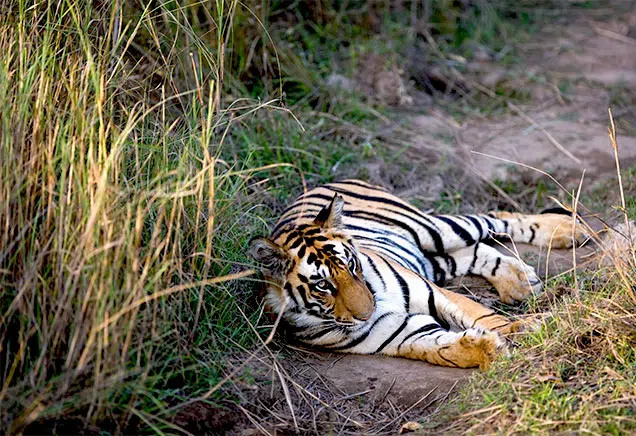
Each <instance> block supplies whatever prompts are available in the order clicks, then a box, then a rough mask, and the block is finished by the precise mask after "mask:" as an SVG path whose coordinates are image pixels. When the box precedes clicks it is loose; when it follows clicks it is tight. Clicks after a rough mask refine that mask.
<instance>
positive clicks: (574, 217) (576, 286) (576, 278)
mask: <svg viewBox="0 0 636 436" xmlns="http://www.w3.org/2000/svg"><path fill="white" fill-rule="evenodd" d="M584 178H585V170H583V173H582V174H581V180H580V181H579V189H578V190H577V191H576V198H575V199H574V205H573V207H572V266H573V267H574V271H575V273H574V292H575V294H576V298H577V300H579V301H580V298H581V296H580V294H579V275H578V274H577V273H576V238H575V234H576V225H577V208H578V205H579V197H580V196H581V187H582V186H583V179H584Z"/></svg>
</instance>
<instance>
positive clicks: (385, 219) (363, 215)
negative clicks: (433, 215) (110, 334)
mask: <svg viewBox="0 0 636 436" xmlns="http://www.w3.org/2000/svg"><path fill="white" fill-rule="evenodd" d="M345 215H348V216H352V217H354V218H361V219H367V220H369V218H367V216H368V217H371V218H373V219H372V220H369V221H375V222H380V223H383V224H387V225H390V226H395V227H400V228H401V229H404V230H406V232H408V233H409V234H410V235H411V236H412V237H413V240H414V241H415V243H416V244H417V246H418V247H422V241H420V238H419V236H418V235H417V233H416V232H415V231H414V230H413V228H411V227H409V226H407V225H406V224H404V223H403V222H402V221H397V220H394V219H393V218H389V217H387V216H384V215H380V214H377V213H374V212H362V211H359V212H355V211H349V212H346V211H345ZM437 237H439V235H437ZM440 241H441V240H440ZM442 251H443V250H442Z"/></svg>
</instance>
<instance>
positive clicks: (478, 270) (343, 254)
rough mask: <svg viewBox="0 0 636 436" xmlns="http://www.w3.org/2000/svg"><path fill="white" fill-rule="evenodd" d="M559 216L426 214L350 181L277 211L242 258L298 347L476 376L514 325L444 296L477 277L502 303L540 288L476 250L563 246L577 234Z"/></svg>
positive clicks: (508, 262)
mask: <svg viewBox="0 0 636 436" xmlns="http://www.w3.org/2000/svg"><path fill="white" fill-rule="evenodd" d="M580 227H581V226H580V225H576V224H575V223H573V220H572V218H571V217H569V216H566V215H564V214H561V213H547V214H539V215H523V214H519V213H510V212H491V213H489V214H487V215H463V216H462V215H430V214H425V213H423V212H421V211H420V210H418V209H417V208H415V207H413V206H412V205H410V204H409V203H407V202H406V201H403V200H401V199H400V198H398V197H396V196H394V195H392V194H391V193H389V192H388V191H386V190H385V189H383V188H380V187H377V186H373V185H370V184H368V183H365V182H362V181H359V180H344V181H341V182H337V183H331V184H327V185H324V186H320V187H317V188H315V189H312V190H310V191H308V192H306V193H305V194H304V195H301V196H300V197H298V198H297V199H296V201H295V202H294V203H293V204H292V205H291V206H290V207H289V208H287V209H286V210H285V211H284V212H283V214H282V216H281V217H280V219H279V220H278V222H277V224H276V225H275V227H274V229H273V231H272V234H271V237H270V238H265V237H257V238H254V239H252V241H251V242H250V248H249V252H250V254H251V255H252V256H253V257H254V258H255V259H256V260H257V261H258V262H259V263H260V265H261V267H260V268H261V271H262V273H263V276H264V279H265V282H266V283H267V285H266V289H267V292H266V297H265V299H266V303H267V305H268V306H269V307H270V309H271V310H272V311H274V313H277V312H279V311H281V310H282V311H283V312H282V316H283V319H284V321H285V323H286V325H287V327H288V328H289V329H290V330H291V331H292V333H293V336H294V338H295V339H296V340H298V341H299V342H300V343H301V344H304V345H305V346H309V347H315V348H319V349H326V350H331V351H338V352H345V353H356V354H384V355H388V356H398V357H405V358H410V359H420V360H424V361H427V362H430V363H432V364H437V365H443V366H451V367H461V368H469V367H480V368H482V369H485V368H487V367H488V365H489V363H490V362H491V361H492V360H493V359H494V358H495V357H496V356H497V355H498V354H500V353H503V352H507V342H506V340H505V336H506V335H508V334H509V333H511V332H513V331H515V330H516V329H517V327H518V323H516V322H512V321H511V320H509V319H508V318H506V317H504V316H502V315H499V314H497V313H495V312H494V311H493V310H491V309H489V308H487V307H484V306H482V305H481V304H479V303H476V302H474V301H473V300H471V299H469V298H467V297H464V296H462V295H459V294H456V293H453V292H451V291H449V290H446V289H444V288H442V287H441V286H443V284H444V282H445V281H446V280H448V279H452V278H455V277H458V276H461V275H465V274H474V275H478V276H482V277H484V278H486V279H487V280H488V281H490V283H492V285H493V286H494V288H495V289H496V290H497V292H498V293H499V296H500V298H501V300H502V301H503V302H505V303H514V302H518V301H521V300H523V299H525V298H526V297H528V296H529V295H531V294H533V293H537V292H539V291H540V289H541V286H542V284H541V281H540V280H539V277H537V274H536V273H535V270H534V269H533V268H532V267H531V266H529V265H527V264H526V263H524V262H523V261H521V260H519V259H518V258H516V257H513V256H505V255H502V254H501V253H500V252H499V251H498V250H497V249H495V248H494V247H493V246H491V245H488V244H486V243H484V242H485V241H487V240H488V239H490V238H492V237H493V236H494V235H504V234H505V235H507V236H508V237H509V238H510V239H512V240H513V241H514V242H522V243H528V244H533V245H538V246H547V245H551V246H552V247H571V246H572V244H573V243H579V242H582V241H583V239H584V238H585V233H584V232H583V231H582V230H581V229H580Z"/></svg>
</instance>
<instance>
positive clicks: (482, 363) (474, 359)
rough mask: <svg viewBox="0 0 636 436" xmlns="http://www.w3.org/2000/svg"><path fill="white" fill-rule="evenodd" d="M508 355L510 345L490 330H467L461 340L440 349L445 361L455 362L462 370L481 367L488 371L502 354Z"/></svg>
mask: <svg viewBox="0 0 636 436" xmlns="http://www.w3.org/2000/svg"><path fill="white" fill-rule="evenodd" d="M507 353H508V343H507V342H506V340H505V339H504V338H503V337H502V336H501V335H499V334H498V333H496V332H493V331H488V330H479V329H470V330H466V331H465V332H464V334H463V335H462V336H461V337H460V338H459V340H458V341H457V342H456V343H454V344H451V345H450V346H447V347H445V348H442V349H440V351H439V354H440V356H441V358H442V359H443V360H444V361H447V362H453V363H454V364H455V365H457V366H459V367H461V368H474V367H479V369H481V370H486V369H488V367H489V366H490V364H491V363H492V362H493V361H494V360H495V359H496V358H497V356H499V355H500V354H507Z"/></svg>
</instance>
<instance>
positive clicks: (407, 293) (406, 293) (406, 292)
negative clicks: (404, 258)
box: [380, 257, 411, 312]
mask: <svg viewBox="0 0 636 436" xmlns="http://www.w3.org/2000/svg"><path fill="white" fill-rule="evenodd" d="M380 259H382V260H383V261H384V263H386V266H388V267H389V269H390V270H391V273H393V277H395V279H396V280H397V282H398V284H399V285H400V289H401V290H402V297H403V298H404V309H406V311H407V312H408V311H409V304H410V303H411V290H410V289H409V285H408V283H406V280H404V278H403V277H402V276H401V275H400V274H399V273H398V272H397V271H396V270H395V268H393V266H392V265H391V264H390V263H389V261H388V260H386V259H385V258H383V257H380Z"/></svg>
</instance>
